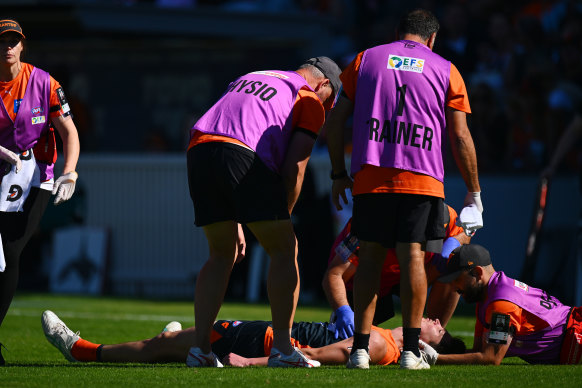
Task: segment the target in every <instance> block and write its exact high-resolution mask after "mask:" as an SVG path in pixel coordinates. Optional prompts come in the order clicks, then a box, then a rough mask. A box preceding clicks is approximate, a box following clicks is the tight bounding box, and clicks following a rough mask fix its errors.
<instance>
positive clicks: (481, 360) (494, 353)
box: [436, 335, 513, 365]
mask: <svg viewBox="0 0 582 388" xmlns="http://www.w3.org/2000/svg"><path fill="white" fill-rule="evenodd" d="M512 338H513V337H512V336H511V335H510V336H509V338H508V339H507V343H506V344H504V345H497V344H491V343H485V344H483V346H482V350H481V351H478V352H472V353H465V354H441V355H439V356H438V359H437V361H436V363H437V364H439V365H451V364H478V365H499V364H501V361H503V358H504V357H505V354H506V353H507V350H508V349H509V345H510V344H511V340H512Z"/></svg>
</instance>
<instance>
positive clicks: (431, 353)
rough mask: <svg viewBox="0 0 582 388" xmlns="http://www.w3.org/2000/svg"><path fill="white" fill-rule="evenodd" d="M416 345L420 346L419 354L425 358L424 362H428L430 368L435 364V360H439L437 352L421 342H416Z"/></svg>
mask: <svg viewBox="0 0 582 388" xmlns="http://www.w3.org/2000/svg"><path fill="white" fill-rule="evenodd" d="M418 344H419V345H420V353H422V354H423V355H424V356H425V359H426V362H428V364H429V365H430V366H433V365H434V364H436V362H437V358H439V354H438V353H437V351H436V350H434V348H433V347H432V346H430V345H429V344H427V343H426V342H424V341H423V340H418Z"/></svg>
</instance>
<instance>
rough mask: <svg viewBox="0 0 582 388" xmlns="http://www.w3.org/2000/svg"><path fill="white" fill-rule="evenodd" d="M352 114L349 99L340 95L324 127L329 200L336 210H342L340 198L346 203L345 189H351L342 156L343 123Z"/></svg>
mask: <svg viewBox="0 0 582 388" xmlns="http://www.w3.org/2000/svg"><path fill="white" fill-rule="evenodd" d="M353 112H354V104H353V102H352V101H350V99H348V98H347V97H345V96H342V95H341V94H340V96H339V99H338V101H337V103H336V106H335V108H334V109H333V110H332V111H331V112H330V113H329V116H328V118H327V120H326V122H325V125H324V129H323V130H324V132H325V134H326V136H327V148H328V152H329V159H330V161H331V172H332V175H334V176H336V177H337V178H336V179H333V184H332V189H331V200H332V202H333V204H334V205H335V207H336V209H337V210H342V205H341V202H340V196H341V198H342V199H343V201H344V203H345V204H347V203H348V199H347V197H346V189H350V190H351V188H352V184H353V182H352V180H351V178H350V177H349V174H348V172H347V170H346V162H345V155H344V127H345V123H346V121H347V120H348V118H349V117H350V115H351V114H352V113H353Z"/></svg>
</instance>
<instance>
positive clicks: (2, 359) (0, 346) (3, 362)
mask: <svg viewBox="0 0 582 388" xmlns="http://www.w3.org/2000/svg"><path fill="white" fill-rule="evenodd" d="M2 348H4V349H6V346H4V345H2V342H0V366H4V365H5V364H6V361H4V357H2Z"/></svg>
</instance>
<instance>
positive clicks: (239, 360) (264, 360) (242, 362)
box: [222, 353, 269, 368]
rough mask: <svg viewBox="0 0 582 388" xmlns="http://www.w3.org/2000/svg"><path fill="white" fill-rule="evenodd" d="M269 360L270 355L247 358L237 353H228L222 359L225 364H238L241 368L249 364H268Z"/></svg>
mask: <svg viewBox="0 0 582 388" xmlns="http://www.w3.org/2000/svg"><path fill="white" fill-rule="evenodd" d="M268 362H269V357H254V358H246V357H243V356H239V355H238V354H236V353H228V354H227V355H226V356H224V358H223V359H222V363H223V364H224V365H230V366H236V367H239V368H245V367H247V366H267V364H268Z"/></svg>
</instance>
